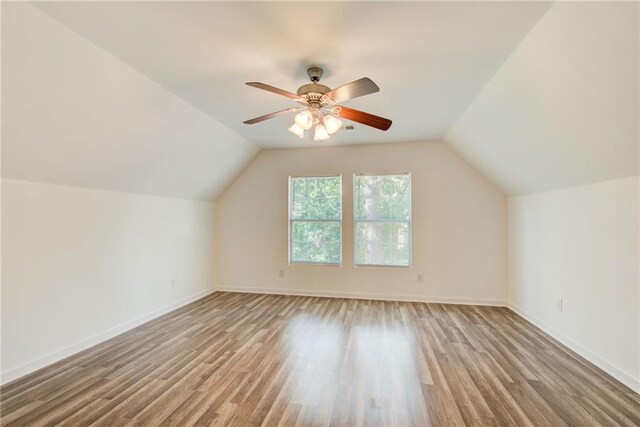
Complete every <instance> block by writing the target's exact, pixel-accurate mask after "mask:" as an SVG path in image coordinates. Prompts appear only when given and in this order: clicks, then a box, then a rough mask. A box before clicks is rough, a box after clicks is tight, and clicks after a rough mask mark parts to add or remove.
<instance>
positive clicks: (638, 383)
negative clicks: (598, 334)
mask: <svg viewBox="0 0 640 427" xmlns="http://www.w3.org/2000/svg"><path fill="white" fill-rule="evenodd" d="M507 307H508V308H509V309H510V310H511V311H513V312H514V313H516V314H517V315H518V316H520V317H522V318H523V319H525V320H526V321H528V322H529V323H531V324H533V325H534V326H536V327H537V328H538V329H540V330H542V331H543V332H545V333H547V334H548V335H550V336H551V337H552V338H554V339H555V340H557V341H559V342H560V343H562V344H563V345H565V346H566V347H568V348H569V349H571V350H572V351H574V352H575V353H577V354H578V355H580V356H581V357H583V358H585V359H586V360H587V361H589V362H591V363H593V364H594V365H595V366H597V367H598V368H600V369H602V370H603V371H605V372H606V373H607V374H609V375H611V376H612V377H614V378H615V379H617V380H618V381H620V382H621V383H623V384H624V385H626V386H627V387H629V388H630V389H632V390H633V391H635V392H636V393H640V380H639V379H637V378H634V377H633V376H631V375H629V374H627V373H626V372H623V371H621V370H620V369H618V368H616V367H615V366H613V365H612V364H611V363H609V362H607V361H606V360H604V359H602V358H601V357H599V356H597V355H596V354H594V353H592V352H591V351H589V350H587V349H586V348H584V347H583V346H582V345H580V344H578V343H577V342H575V341H574V340H572V339H571V338H569V337H568V336H566V335H564V334H563V333H562V332H560V331H558V330H557V329H554V328H552V327H550V326H548V325H547V324H545V323H544V322H541V321H540V320H539V319H537V318H536V317H535V316H532V315H530V314H529V313H527V312H525V311H524V310H523V309H522V308H520V307H518V306H517V305H515V304H513V303H508V304H507Z"/></svg>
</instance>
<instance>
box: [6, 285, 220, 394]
mask: <svg viewBox="0 0 640 427" xmlns="http://www.w3.org/2000/svg"><path fill="white" fill-rule="evenodd" d="M215 291H216V290H215V289H205V290H204V291H200V292H198V293H196V294H194V295H191V296H189V297H186V298H183V299H181V300H179V301H176V302H174V303H173V304H169V305H166V306H164V307H161V308H159V309H157V310H154V311H152V312H150V313H147V314H144V315H142V316H139V317H136V318H135V319H132V320H130V321H128V322H125V323H122V324H120V325H118V326H116V327H113V328H111V329H108V330H106V331H104V332H102V333H99V334H97V335H93V336H91V337H89V338H86V339H84V340H82V341H78V342H76V343H74V344H71V345H69V346H66V347H64V348H61V349H59V350H56V351H53V352H51V353H48V354H46V355H44V356H42V357H39V358H37V359H35V360H32V361H30V362H27V363H25V364H22V365H20V366H17V367H15V368H13V369H10V370H8V371H6V372H2V375H1V381H0V383H1V384H3V385H4V384H7V383H9V382H10V381H14V380H17V379H18V378H21V377H23V376H25V375H28V374H30V373H33V372H35V371H37V370H39V369H42V368H45V367H47V366H48V365H51V364H52V363H55V362H58V361H60V360H62V359H64V358H66V357H69V356H72V355H74V354H76V353H79V352H81V351H83V350H86V349H88V348H89V347H93V346H94V345H97V344H100V343H101V342H104V341H106V340H108V339H111V338H113V337H115V336H118V335H120V334H122V333H124V332H127V331H129V330H131V329H133V328H135V327H137V326H140V325H142V324H143V323H146V322H148V321H150V320H153V319H155V318H156V317H160V316H162V315H163V314H166V313H169V312H170V311H173V310H176V309H178V308H180V307H182V306H185V305H187V304H190V303H192V302H194V301H196V300H199V299H201V298H204V297H205V296H207V295H209V294H212V293H213V292H215Z"/></svg>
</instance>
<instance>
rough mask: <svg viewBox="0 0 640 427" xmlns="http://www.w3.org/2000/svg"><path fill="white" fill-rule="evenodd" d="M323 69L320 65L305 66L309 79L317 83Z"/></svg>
mask: <svg viewBox="0 0 640 427" xmlns="http://www.w3.org/2000/svg"><path fill="white" fill-rule="evenodd" d="M323 73H324V71H323V70H322V68H320V67H309V68H307V75H308V76H309V78H310V79H311V81H312V82H313V83H318V82H319V81H320V77H322V74H323Z"/></svg>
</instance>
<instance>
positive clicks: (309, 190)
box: [290, 176, 342, 220]
mask: <svg viewBox="0 0 640 427" xmlns="http://www.w3.org/2000/svg"><path fill="white" fill-rule="evenodd" d="M341 197H342V178H341V177H340V176H329V177H312V178H306V177H304V178H298V177H296V178H291V212H290V218H291V219H329V220H340V219H341V218H342V199H341Z"/></svg>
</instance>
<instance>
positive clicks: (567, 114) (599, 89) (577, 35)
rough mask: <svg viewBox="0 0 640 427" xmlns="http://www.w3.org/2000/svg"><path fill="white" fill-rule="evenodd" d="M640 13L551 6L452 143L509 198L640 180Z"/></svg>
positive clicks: (586, 5) (617, 7) (630, 6)
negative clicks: (562, 189) (601, 182)
mask: <svg viewBox="0 0 640 427" xmlns="http://www.w3.org/2000/svg"><path fill="white" fill-rule="evenodd" d="M638 8H639V4H638V3H637V2H633V3H632V2H628V3H622V2H618V3H616V2H576V3H574V2H561V3H557V4H555V5H553V6H552V7H551V8H550V10H549V11H548V12H547V13H546V15H545V16H544V17H543V18H542V19H541V20H540V22H539V23H538V24H537V25H536V26H535V28H534V29H533V30H532V31H531V32H530V33H529V35H528V36H527V37H526V38H525V39H524V40H523V41H522V43H521V44H520V45H519V46H518V48H517V49H516V50H515V51H514V52H513V54H512V55H511V56H510V57H509V58H508V59H507V61H506V62H505V63H504V65H503V66H502V67H501V68H500V69H499V70H498V72H497V73H496V74H495V76H494V77H493V78H492V79H491V80H490V81H489V83H488V84H487V85H486V86H485V87H484V89H483V90H482V91H481V92H480V94H479V95H478V97H477V98H476V99H475V100H474V101H473V102H472V103H471V105H470V106H469V108H468V109H467V111H466V112H465V113H464V114H463V115H462V116H461V118H460V119H459V120H458V121H457V123H456V124H455V125H454V126H453V127H452V128H451V130H450V131H449V132H448V133H447V135H446V138H445V140H446V142H448V143H449V144H451V145H452V146H453V147H454V148H455V150H456V151H457V152H458V153H460V154H461V155H462V156H463V157H465V158H466V159H467V160H468V161H469V162H470V163H472V164H473V165H475V166H476V167H477V168H478V169H479V170H480V171H481V172H482V173H483V174H484V175H485V176H487V177H488V178H489V179H491V180H492V181H493V182H495V183H496V184H497V185H498V186H500V187H501V188H502V189H503V190H504V191H505V192H506V193H507V194H511V195H516V194H527V193H535V192H541V191H546V190H552V189H558V188H563V187H570V186H576V185H582V184H588V183H593V182H600V181H606V180H612V179H616V178H623V177H629V176H634V175H638V174H639V163H640V158H639V156H640V152H639V149H638V147H639V145H640V135H639V123H640V111H639V105H640V99H639V93H640V87H639V83H638V81H639V79H640V69H639V49H640V47H639V39H640V34H639V26H638V18H639V10H638Z"/></svg>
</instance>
